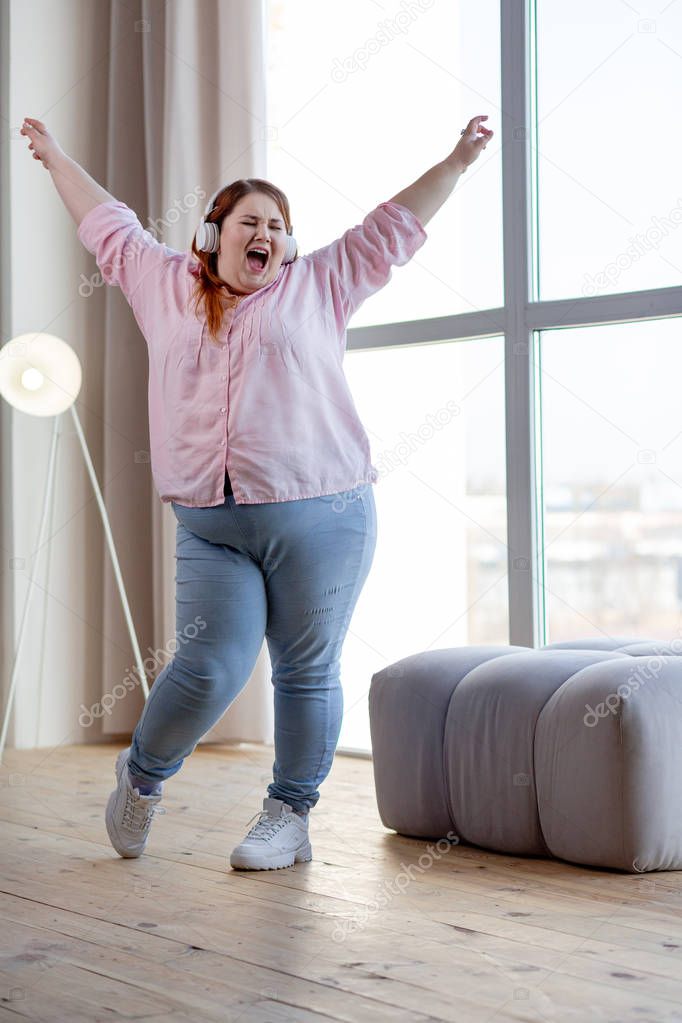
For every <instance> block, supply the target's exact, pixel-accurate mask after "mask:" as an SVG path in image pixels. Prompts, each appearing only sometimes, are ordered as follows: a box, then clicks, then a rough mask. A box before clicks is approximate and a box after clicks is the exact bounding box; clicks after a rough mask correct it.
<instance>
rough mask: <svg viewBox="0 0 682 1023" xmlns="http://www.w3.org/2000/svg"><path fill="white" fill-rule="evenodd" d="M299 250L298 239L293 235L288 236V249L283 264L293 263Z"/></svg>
mask: <svg viewBox="0 0 682 1023" xmlns="http://www.w3.org/2000/svg"><path fill="white" fill-rule="evenodd" d="M297 248H298V246H297V244H296V239H295V238H294V236H293V234H288V235H287V247H286V250H285V252H284V258H283V260H282V262H283V263H293V261H294V260H295V259H296V250H297Z"/></svg>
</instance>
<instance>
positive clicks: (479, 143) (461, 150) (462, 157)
mask: <svg viewBox="0 0 682 1023" xmlns="http://www.w3.org/2000/svg"><path fill="white" fill-rule="evenodd" d="M487 120H488V115H487V114H478V115H477V116H476V117H472V118H471V120H470V121H469V123H468V124H467V126H466V129H465V132H464V135H462V137H461V139H460V140H459V142H458V143H457V145H456V146H455V148H454V149H453V151H452V152H451V153H450V155H449V156H448V158H447V159H448V162H449V163H452V164H455V165H456V166H457V168H458V170H460V171H462V172H464V171H465V170H466V169H467V167H468V166H469V164H472V163H473V162H474V160H477V159H478V157H479V154H480V152H481V150H482V149H485V147H486V146H487V144H488V142H489V141H490V139H491V138H492V137H493V135H494V132H492V131H491V130H490V128H485V127H484V126H483V125H482V124H481V121H487ZM479 133H480V134H479Z"/></svg>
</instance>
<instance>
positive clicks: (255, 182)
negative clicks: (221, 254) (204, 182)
mask: <svg viewBox="0 0 682 1023" xmlns="http://www.w3.org/2000/svg"><path fill="white" fill-rule="evenodd" d="M252 192H263V193H264V194H265V195H269V196H270V198H271V199H274V200H275V202H276V203H277V206H278V207H279V211H280V213H281V214H282V217H283V219H284V224H285V227H286V230H287V231H290V230H291V216H290V213H289V200H288V199H287V197H286V195H285V194H284V192H282V191H281V190H280V189H279V188H277V186H276V185H273V184H272V183H271V182H269V181H265V180H263V179H262V178H239V179H238V180H237V181H233V182H232V184H231V185H226V186H225V188H224V189H223V190H222V192H219V193H218V195H217V196H216V199H215V202H214V204H213V209H212V211H211V212H210V213H209V215H208V216H207V217H206V222H207V223H213V224H217V226H218V231H220V228H221V226H222V222H223V220H224V218H225V217H226V216H227V215H228V213H231V212H232V210H233V209H234V207H235V206H236V205H237V203H238V202H239V200H240V199H242V198H243V197H244V196H245V195H250V194H251V193H252ZM192 254H193V255H194V256H195V258H196V259H197V260H198V262H199V264H200V265H199V270H198V273H197V280H196V284H195V285H194V290H193V298H194V305H195V310H196V312H197V315H198V314H199V306H200V305H201V303H202V302H203V303H204V308H205V310H206V321H207V323H208V330H209V336H210V338H211V340H212V341H214V342H215V343H216V344H219V341H218V332H219V330H220V327H221V325H222V322H223V315H224V312H225V306H224V301H225V296H226V295H228V294H231V292H230V290H229V286H228V285H227V284H226V283H225V281H224V280H223V279H222V278H221V277H219V276H218V253H217V252H200V251H199V249H197V247H196V242H195V241H194V239H192ZM296 258H298V253H296Z"/></svg>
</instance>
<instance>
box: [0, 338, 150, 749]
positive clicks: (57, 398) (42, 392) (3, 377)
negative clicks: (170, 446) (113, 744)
mask: <svg viewBox="0 0 682 1023" xmlns="http://www.w3.org/2000/svg"><path fill="white" fill-rule="evenodd" d="M81 380H82V373H81V364H80V361H79V359H78V356H77V355H76V353H75V352H74V350H73V348H72V347H71V346H70V345H68V344H67V343H66V341H63V340H62V339H61V338H59V337H55V336H54V335H53V334H42V333H40V334H20V335H19V336H18V337H15V338H13V339H12V340H11V341H8V342H7V344H5V345H3V347H2V348H0V395H1V396H2V397H3V398H4V399H5V401H7V402H8V403H9V404H10V405H11V406H12V407H13V408H15V409H18V410H19V411H20V412H27V413H28V414H29V415H31V416H54V417H55V418H54V424H53V430H52V443H51V445H50V456H49V461H48V469H47V479H46V480H45V493H44V498H43V513H42V518H41V521H40V529H39V535H38V548H37V550H38V552H40V550H41V548H42V546H43V544H44V542H45V532H46V525H47V521H48V514H49V513H50V512H51V510H52V504H53V497H54V468H55V463H56V456H57V444H58V441H59V438H60V429H59V427H60V418H61V414H62V413H63V412H66V411H69V412H70V413H71V417H72V419H73V422H74V425H75V427H76V433H77V434H78V439H79V441H80V444H81V448H82V450H83V458H84V459H85V464H86V466H87V469H88V473H89V475H90V480H91V482H92V487H93V490H94V491H95V497H96V498H97V504H98V505H99V510H100V514H101V516H102V524H103V525H104V533H105V536H106V538H107V544H108V546H109V553H110V555H111V561H112V564H113V567H114V574H115V576H116V582H117V584H118V591H119V594H120V596H121V604H122V605H123V613H124V615H125V619H126V623H127V625H128V632H129V633H130V640H131V643H132V645H133V650H134V652H135V661H136V663H137V671H138V674H139V677H140V683H141V685H142V691H143V693H144V698H145V700H146V699H147V697H148V696H149V687H148V685H147V676H146V674H145V669H144V665H143V663H142V655H141V653H140V647H139V644H138V642H137V636H136V634H135V627H134V625H133V620H132V617H131V614H130V608H129V606H128V599H127V597H126V592H125V587H124V586H123V578H122V576H121V569H120V568H119V564H118V558H117V556H116V549H115V547H114V540H113V537H112V535H111V527H110V525H109V518H108V516H107V512H106V508H105V506H104V501H103V500H102V492H101V490H100V487H99V483H98V482H97V476H96V475H95V470H94V468H93V465H92V460H91V458H90V452H89V451H88V446H87V444H86V442H85V436H84V434H83V430H82V429H81V424H80V419H79V418H78V413H77V412H76V408H75V404H74V403H75V401H76V398H77V397H78V393H79V391H80V388H81ZM49 541H50V538H48V557H49ZM32 592H33V575H31V576H30V577H29V586H28V591H27V593H26V599H25V601H24V610H23V614H22V617H21V625H20V626H19V638H18V640H17V648H16V651H15V655H14V665H13V668H12V678H11V681H10V687H9V695H8V698H7V707H6V709H5V716H4V720H3V724H2V733H1V734H0V763H2V756H3V753H4V749H5V739H6V737H7V729H8V727H9V719H10V713H11V710H12V703H13V700H14V693H15V690H16V685H17V679H18V667H19V658H20V656H21V649H22V645H23V641H24V636H25V632H26V622H27V621H28V609H29V604H30V598H31V594H32Z"/></svg>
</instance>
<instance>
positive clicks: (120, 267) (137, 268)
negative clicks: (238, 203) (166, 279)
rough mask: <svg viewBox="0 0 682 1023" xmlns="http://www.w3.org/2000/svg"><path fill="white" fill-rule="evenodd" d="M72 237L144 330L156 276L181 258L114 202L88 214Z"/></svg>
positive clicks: (154, 291) (119, 203)
mask: <svg viewBox="0 0 682 1023" xmlns="http://www.w3.org/2000/svg"><path fill="white" fill-rule="evenodd" d="M76 235H77V237H78V239H79V241H80V242H82V244H83V245H84V246H85V248H86V249H87V250H88V252H91V253H92V254H93V255H94V257H95V260H96V262H97V265H98V267H99V268H100V271H101V273H102V279H103V280H104V282H105V283H106V284H112V285H117V286H118V287H119V288H120V289H121V291H122V292H123V294H124V295H125V297H126V299H127V300H128V302H129V304H130V306H131V307H132V309H133V312H134V313H135V316H136V318H137V320H138V323H139V324H140V326H141V327H142V328H143V329H144V324H145V318H146V316H147V313H148V312H149V308H150V306H152V305H153V301H152V300H153V296H154V295H155V294H156V293H157V285H158V282H159V277H160V274H161V273H162V271H163V269H164V267H165V266H166V265H167V264H168V262H169V260H172V259H177V258H178V257H180V258H182V256H183V254H182V253H179V252H176V251H175V250H174V249H171V248H169V247H168V246H167V245H164V244H163V242H159V241H158V240H157V239H156V238H155V237H154V236H153V235H152V234H151V232H150V231H147V230H146V229H145V228H144V227H143V226H142V224H141V223H140V221H139V219H138V217H137V214H136V213H135V212H134V211H133V210H131V209H130V207H129V206H126V204H125V203H123V202H121V201H120V200H118V199H115V200H112V201H109V202H103V203H99V205H97V206H94V207H93V208H92V209H91V210H89V211H88V212H87V213H86V214H85V216H84V217H83V219H82V220H81V222H80V224H79V225H78V230H77V232H76Z"/></svg>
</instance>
